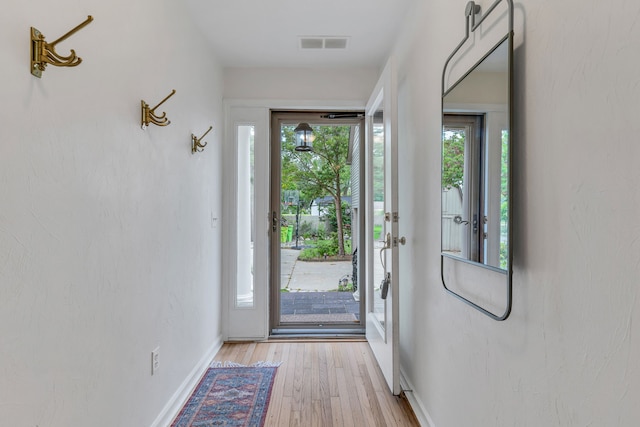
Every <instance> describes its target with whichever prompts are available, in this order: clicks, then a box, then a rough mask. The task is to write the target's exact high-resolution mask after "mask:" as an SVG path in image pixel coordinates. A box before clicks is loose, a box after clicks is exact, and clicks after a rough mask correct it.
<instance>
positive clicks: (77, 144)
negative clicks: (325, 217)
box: [0, 0, 223, 427]
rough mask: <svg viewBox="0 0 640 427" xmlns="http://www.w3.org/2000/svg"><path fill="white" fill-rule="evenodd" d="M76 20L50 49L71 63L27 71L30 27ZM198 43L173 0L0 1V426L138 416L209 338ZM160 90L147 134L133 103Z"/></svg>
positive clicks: (149, 413)
mask: <svg viewBox="0 0 640 427" xmlns="http://www.w3.org/2000/svg"><path fill="white" fill-rule="evenodd" d="M89 14H91V15H93V17H94V18H95V20H94V22H93V23H91V24H89V26H87V27H85V28H84V29H83V30H81V31H80V32H78V33H77V34H75V35H74V36H72V37H70V38H69V39H67V40H66V41H64V42H61V43H60V44H58V46H57V49H58V51H59V52H60V53H67V52H68V51H69V49H72V48H73V49H75V50H76V52H77V54H78V55H79V56H80V57H82V59H83V62H82V64H80V66H78V67H75V68H58V67H53V66H49V67H48V68H47V70H46V71H45V72H44V75H43V77H42V79H37V78H35V77H33V76H31V74H30V73H29V41H28V40H29V39H28V34H29V27H30V26H34V27H37V28H38V29H39V30H41V31H42V33H43V34H44V35H45V36H46V38H47V40H48V41H53V40H55V39H56V38H58V37H60V36H61V35H62V34H64V33H65V32H66V31H67V30H69V29H71V28H72V27H74V26H75V25H77V24H79V23H80V22H81V21H83V20H84V19H85V18H86V16H87V15H89ZM201 39H202V38H201V37H200V35H199V34H196V33H195V30H194V29H193V26H192V25H191V23H190V22H189V20H188V17H187V16H186V15H185V12H184V7H183V6H181V5H179V4H177V3H175V2H171V1H168V0H162V1H160V2H157V1H150V0H140V1H136V2H130V1H125V0H114V1H111V2H101V1H97V0H88V1H84V2H77V1H74V0H61V1H57V2H47V1H39V0H38V1H30V2H21V1H18V0H9V2H8V4H7V3H6V2H5V3H4V4H3V12H2V14H0V52H2V58H3V61H2V67H0V118H1V119H0V120H1V125H0V337H1V339H0V424H2V425H6V426H16V427H21V426H28V427H33V426H40V427H44V426H52V427H69V426H110V427H111V426H132V427H140V426H147V425H150V424H151V423H152V422H153V421H154V419H156V417H157V416H158V415H159V414H160V413H161V411H162V410H163V408H164V407H165V405H166V404H167V402H169V401H170V399H171V397H172V395H173V393H174V392H176V390H178V389H179V387H180V385H181V384H182V382H183V381H184V380H185V378H187V377H188V375H189V373H190V372H192V370H193V369H194V367H195V366H196V365H197V364H198V363H199V362H201V359H202V358H203V357H205V356H206V355H207V353H208V352H210V351H211V349H212V346H214V343H215V342H216V339H218V338H219V336H220V333H221V325H220V321H221V319H220V308H219V300H220V258H221V256H220V221H213V222H212V216H213V217H218V216H219V215H220V212H221V208H220V199H221V194H220V173H219V170H220V158H219V154H220V141H221V131H222V124H223V120H222V106H221V99H222V83H221V81H222V72H221V70H220V68H219V66H218V65H217V63H216V61H215V59H214V58H212V57H208V56H206V55H203V54H202V52H201V48H204V46H203V44H202V41H201ZM171 89H176V90H177V93H176V95H174V96H173V97H172V98H171V99H169V100H168V101H167V102H166V103H165V104H164V105H163V106H162V107H161V108H160V109H159V111H158V112H161V111H166V112H167V116H168V117H169V119H170V120H171V124H170V125H169V126H168V127H166V128H160V127H156V126H152V127H151V128H149V129H147V130H146V131H142V130H141V129H140V123H139V121H140V100H141V99H144V100H145V101H147V102H148V103H149V104H151V105H152V106H153V105H155V104H157V103H158V102H160V101H161V100H162V99H163V98H164V97H165V96H166V95H168V94H169V92H170V91H171ZM209 125H213V126H214V130H213V131H212V132H211V133H210V134H209V135H208V136H207V138H206V140H207V141H208V142H209V145H208V146H207V148H206V150H205V151H204V152H203V153H199V154H196V155H192V154H191V151H190V135H191V133H192V132H194V133H196V134H198V135H200V134H202V133H204V131H206V129H207V128H208V126H209ZM212 223H214V224H216V225H215V226H212ZM156 346H159V347H160V371H159V373H158V374H157V375H155V376H151V375H150V369H151V363H150V360H151V351H152V350H153V349H154V348H155V347H156Z"/></svg>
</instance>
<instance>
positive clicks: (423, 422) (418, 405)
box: [400, 368, 436, 427]
mask: <svg viewBox="0 0 640 427" xmlns="http://www.w3.org/2000/svg"><path fill="white" fill-rule="evenodd" d="M400 388H401V389H402V390H403V391H404V395H405V396H406V398H407V400H408V401H409V404H410V405H411V409H412V410H413V413H414V414H415V415H416V418H417V419H418V422H419V423H420V426H421V427H436V425H435V423H434V422H433V420H432V419H431V417H430V416H429V413H428V412H427V409H426V408H425V407H424V405H423V404H422V400H421V399H420V398H419V397H418V395H417V394H416V393H415V391H414V387H413V384H411V381H409V380H408V379H407V377H406V375H405V374H404V372H403V371H402V368H401V369H400Z"/></svg>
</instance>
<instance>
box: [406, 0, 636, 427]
mask: <svg viewBox="0 0 640 427" xmlns="http://www.w3.org/2000/svg"><path fill="white" fill-rule="evenodd" d="M423 3H425V4H423ZM426 3H428V5H427V4H426ZM479 3H480V4H481V5H482V6H483V7H484V8H485V9H486V8H487V6H488V5H489V4H490V3H491V1H490V0H481V1H480V2H479ZM503 3H504V2H503ZM465 5H466V1H463V0H459V1H458V0H456V1H451V0H434V1H430V2H419V4H416V10H415V11H414V12H413V13H412V16H413V18H414V19H413V21H412V22H408V23H407V26H406V28H407V31H406V33H405V34H404V36H403V37H401V40H400V42H399V43H398V45H397V48H396V52H395V53H396V55H397V56H398V58H399V63H400V67H399V86H400V87H399V96H400V99H399V110H400V117H399V120H400V128H399V131H400V135H399V137H400V163H401V164H404V165H405V167H404V168H401V169H400V173H401V176H400V188H402V189H403V190H404V191H403V192H402V193H401V195H400V204H401V208H400V216H401V218H402V222H401V230H400V233H401V235H406V236H411V238H410V239H409V243H408V244H407V246H406V247H405V248H403V252H402V254H401V258H402V263H403V265H402V267H403V268H402V272H403V282H402V284H401V286H402V292H401V298H402V300H401V310H400V312H401V337H400V341H401V359H402V367H403V370H404V372H405V374H406V376H407V377H408V379H409V380H410V382H411V383H412V385H413V389H414V394H415V396H416V397H417V398H418V400H419V402H421V404H422V409H423V410H425V411H426V412H427V414H428V416H429V417H430V418H431V420H432V422H433V426H434V427H435V426H437V427H450V426H472V425H473V426H509V427H513V426H585V425H594V426H631V425H637V424H638V422H639V420H640V408H639V407H638V405H637V402H638V401H640V365H638V363H637V361H638V360H640V329H638V328H637V327H634V324H636V323H638V321H639V320H640V319H639V318H638V316H639V315H640V301H639V300H638V289H639V288H638V283H639V279H638V278H639V277H640V225H639V224H638V221H637V218H638V213H639V212H640V194H639V190H638V183H639V182H640V168H638V165H637V163H638V160H639V159H640V146H639V144H638V141H637V137H636V135H637V134H638V133H639V132H640V122H638V120H637V114H638V99H640V83H639V82H640V80H639V77H638V76H639V75H640V57H639V56H638V52H639V51H640V25H638V16H640V4H638V3H637V2H626V1H622V0H614V1H612V2H607V3H603V2H593V1H592V2H588V4H584V2H580V1H578V0H567V1H563V2H556V1H540V2H516V7H515V12H516V14H515V16H516V28H515V31H516V45H517V49H516V52H515V74H516V76H515V78H516V80H515V111H514V113H515V123H514V127H515V129H514V133H513V150H514V155H515V158H514V185H515V187H514V190H515V191H514V197H513V200H514V202H515V206H514V216H513V218H514V226H515V232H514V276H513V281H514V307H513V311H512V314H511V317H510V318H509V319H508V320H506V321H505V322H502V323H498V322H495V321H493V320H491V319H489V318H488V317H485V316H483V315H482V314H481V313H479V312H478V311H475V310H473V309H471V308H470V307H468V306H467V305H465V304H463V303H461V302H460V301H458V300H456V299H455V298H453V297H451V296H449V295H447V294H446V293H445V292H444V290H443V289H442V286H441V282H440V272H439V268H440V257H439V251H440V228H439V227H440V223H441V222H440V185H439V175H440V135H441V130H440V129H441V128H440V126H441V118H440V83H441V82H440V79H441V75H442V74H441V73H442V66H443V65H444V62H445V60H446V58H447V56H448V55H449V53H450V52H451V51H452V50H453V48H454V47H455V46H456V45H457V44H458V42H459V41H460V40H461V39H462V37H463V35H464V13H463V11H464V7H465Z"/></svg>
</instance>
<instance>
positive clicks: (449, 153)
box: [442, 130, 465, 190]
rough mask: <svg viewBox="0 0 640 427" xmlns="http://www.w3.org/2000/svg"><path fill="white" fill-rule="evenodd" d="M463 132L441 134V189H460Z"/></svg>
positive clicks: (450, 131) (461, 183)
mask: <svg viewBox="0 0 640 427" xmlns="http://www.w3.org/2000/svg"><path fill="white" fill-rule="evenodd" d="M464 142H465V141H464V131H454V130H446V131H444V133H443V134H442V188H443V189H445V190H448V189H450V188H458V189H461V188H462V185H463V176H464Z"/></svg>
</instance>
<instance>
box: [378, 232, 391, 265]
mask: <svg viewBox="0 0 640 427" xmlns="http://www.w3.org/2000/svg"><path fill="white" fill-rule="evenodd" d="M387 249H391V233H387V237H386V238H385V239H384V246H383V247H381V248H380V264H382V269H383V270H384V271H387V266H386V265H384V257H383V256H382V253H383V252H384V251H386V250H387Z"/></svg>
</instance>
